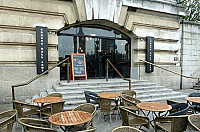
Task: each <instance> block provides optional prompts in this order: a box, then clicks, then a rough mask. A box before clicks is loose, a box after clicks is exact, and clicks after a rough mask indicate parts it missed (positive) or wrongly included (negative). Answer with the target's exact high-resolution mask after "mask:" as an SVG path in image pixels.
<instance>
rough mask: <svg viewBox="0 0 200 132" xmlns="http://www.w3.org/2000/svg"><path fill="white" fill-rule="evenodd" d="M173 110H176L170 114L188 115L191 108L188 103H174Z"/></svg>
mask: <svg viewBox="0 0 200 132" xmlns="http://www.w3.org/2000/svg"><path fill="white" fill-rule="evenodd" d="M171 106H172V110H171V111H175V112H173V113H170V114H169V116H179V115H186V114H187V112H188V110H189V105H188V104H187V103H176V104H172V105H171Z"/></svg>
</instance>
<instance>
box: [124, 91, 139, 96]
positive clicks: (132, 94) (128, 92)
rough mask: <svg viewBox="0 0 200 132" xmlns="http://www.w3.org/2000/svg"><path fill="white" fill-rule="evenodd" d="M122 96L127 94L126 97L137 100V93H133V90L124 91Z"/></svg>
mask: <svg viewBox="0 0 200 132" xmlns="http://www.w3.org/2000/svg"><path fill="white" fill-rule="evenodd" d="M122 94H126V95H129V96H131V97H134V98H137V96H136V92H135V91H133V90H124V91H122Z"/></svg>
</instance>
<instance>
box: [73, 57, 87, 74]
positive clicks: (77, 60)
mask: <svg viewBox="0 0 200 132" xmlns="http://www.w3.org/2000/svg"><path fill="white" fill-rule="evenodd" d="M72 56H73V60H72V61H73V71H74V75H84V76H85V58H84V55H81V54H76V55H75V54H73V55H72Z"/></svg>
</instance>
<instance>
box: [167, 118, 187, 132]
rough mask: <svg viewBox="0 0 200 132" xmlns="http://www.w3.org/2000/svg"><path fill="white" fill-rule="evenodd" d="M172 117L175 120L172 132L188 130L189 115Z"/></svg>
mask: <svg viewBox="0 0 200 132" xmlns="http://www.w3.org/2000/svg"><path fill="white" fill-rule="evenodd" d="M169 117H170V116H169ZM171 117H172V118H173V123H172V125H171V132H183V131H185V130H186V128H187V125H188V116H187V115H180V116H171Z"/></svg>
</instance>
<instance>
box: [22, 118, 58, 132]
mask: <svg viewBox="0 0 200 132" xmlns="http://www.w3.org/2000/svg"><path fill="white" fill-rule="evenodd" d="M18 122H19V123H20V124H21V125H22V126H23V128H24V131H25V132H57V130H54V129H51V128H50V125H49V123H48V122H47V121H45V120H40V119H34V118H20V119H18Z"/></svg>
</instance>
